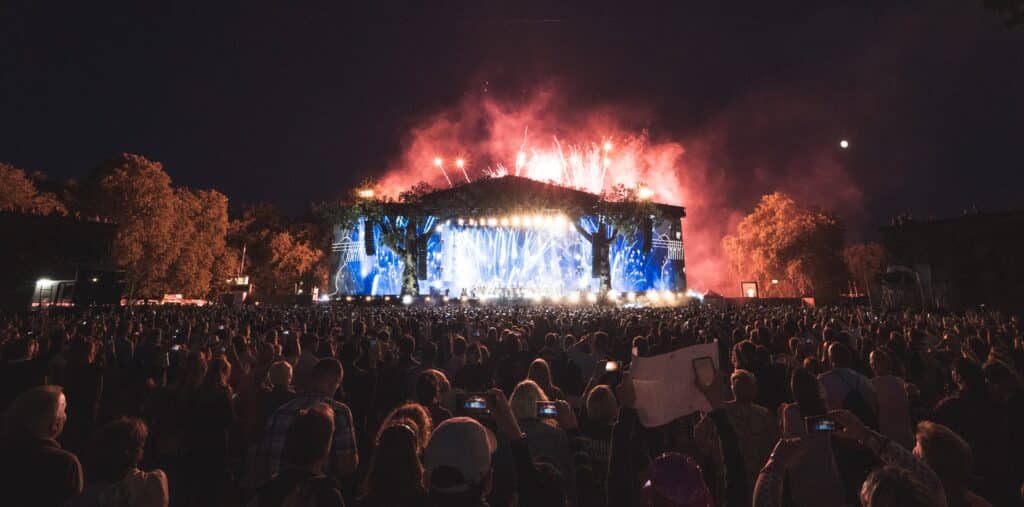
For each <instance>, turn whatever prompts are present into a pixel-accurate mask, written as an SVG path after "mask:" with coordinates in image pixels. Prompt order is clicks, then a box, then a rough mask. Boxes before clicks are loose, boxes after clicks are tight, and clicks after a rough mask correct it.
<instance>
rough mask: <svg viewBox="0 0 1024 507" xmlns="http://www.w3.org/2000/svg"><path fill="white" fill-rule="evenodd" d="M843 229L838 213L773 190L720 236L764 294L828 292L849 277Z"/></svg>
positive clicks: (735, 265)
mask: <svg viewBox="0 0 1024 507" xmlns="http://www.w3.org/2000/svg"><path fill="white" fill-rule="evenodd" d="M844 232H845V230H844V226H843V222H842V220H841V219H840V218H839V217H838V216H837V215H835V214H833V213H829V212H826V211H824V210H821V209H819V208H815V207H811V206H805V205H801V204H799V203H797V202H796V201H795V200H794V199H793V198H792V197H790V196H789V195H786V194H784V193H781V192H775V193H772V194H768V195H765V196H763V197H762V198H761V201H760V202H759V203H758V205H757V207H756V208H755V209H754V211H753V213H751V214H749V215H747V216H746V217H745V218H744V219H743V220H742V221H741V222H740V224H739V226H738V227H737V230H736V233H735V234H733V235H730V236H726V237H725V238H724V239H723V240H722V242H723V247H724V250H725V253H726V255H727V256H728V258H729V262H730V264H731V266H732V268H733V269H734V270H735V271H736V274H737V275H739V276H740V277H741V278H743V279H744V280H753V281H756V282H758V286H759V287H760V289H761V294H762V295H765V296H788V297H794V296H805V295H814V296H816V297H820V298H830V297H835V296H836V295H838V293H839V289H840V287H841V286H842V281H843V280H844V279H845V266H844V265H843V261H842V258H841V257H840V254H841V252H842V248H843V236H844ZM772 280H776V281H777V282H778V283H777V284H776V283H772Z"/></svg>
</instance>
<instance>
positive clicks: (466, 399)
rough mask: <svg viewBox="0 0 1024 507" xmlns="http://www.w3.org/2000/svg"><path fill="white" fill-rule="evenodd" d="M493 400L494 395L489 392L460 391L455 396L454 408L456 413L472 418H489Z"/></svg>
mask: <svg viewBox="0 0 1024 507" xmlns="http://www.w3.org/2000/svg"><path fill="white" fill-rule="evenodd" d="M495 401H496V400H495V399H494V396H492V395H491V394H490V393H461V394H458V395H456V397H455V410H456V412H457V413H458V415H464V416H467V417H472V418H474V419H489V418H490V417H491V410H493V409H494V404H495Z"/></svg>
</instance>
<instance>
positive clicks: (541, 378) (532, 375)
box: [526, 358, 566, 400]
mask: <svg viewBox="0 0 1024 507" xmlns="http://www.w3.org/2000/svg"><path fill="white" fill-rule="evenodd" d="M526 378H527V379H529V380H532V381H534V382H536V383H537V385H538V386H540V388H541V389H542V390H543V391H544V395H545V396H547V397H548V399H549V400H564V399H566V398H565V393H563V392H562V390H561V389H559V388H558V386H556V385H555V384H554V383H553V382H552V380H551V366H550V365H548V362H547V361H546V360H544V359H542V358H537V359H534V360H533V362H532V363H530V369H529V370H528V371H527V373H526Z"/></svg>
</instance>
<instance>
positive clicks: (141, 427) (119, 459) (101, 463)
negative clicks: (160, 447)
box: [66, 417, 168, 507]
mask: <svg viewBox="0 0 1024 507" xmlns="http://www.w3.org/2000/svg"><path fill="white" fill-rule="evenodd" d="M148 435H149V429H148V428H147V427H146V423H144V422H142V420H141V419H137V418H130V417H122V418H120V419H117V420H115V421H112V422H110V423H107V424H106V425H104V426H103V427H102V428H101V429H100V431H99V434H98V435H97V437H96V439H95V442H94V444H93V459H92V460H91V461H90V463H89V464H90V466H89V476H90V477H91V482H90V483H89V485H88V486H86V488H85V489H84V490H83V491H82V492H81V493H80V494H79V495H78V496H76V497H74V498H72V499H71V500H70V501H69V502H68V503H67V504H66V507H129V506H132V507H134V506H138V507H167V505H168V489H167V475H166V474H165V473H164V471H163V470H159V469H157V470H152V471H149V472H146V471H143V470H140V469H139V463H141V462H142V457H143V451H144V449H145V447H146V437H147V436H148Z"/></svg>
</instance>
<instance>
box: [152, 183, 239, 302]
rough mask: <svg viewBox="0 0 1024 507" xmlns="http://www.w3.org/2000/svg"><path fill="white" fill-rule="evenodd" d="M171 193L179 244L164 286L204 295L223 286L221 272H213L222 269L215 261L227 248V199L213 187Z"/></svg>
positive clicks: (194, 294) (185, 292)
mask: <svg viewBox="0 0 1024 507" xmlns="http://www.w3.org/2000/svg"><path fill="white" fill-rule="evenodd" d="M174 195H175V197H176V202H175V204H176V206H177V211H176V215H177V223H178V227H177V232H176V234H177V238H178V240H179V241H180V244H179V247H178V255H177V258H176V259H175V260H174V263H173V264H171V266H170V269H169V271H168V275H167V280H166V285H167V286H168V287H169V288H171V289H172V290H176V291H178V292H180V293H182V294H185V295H187V296H192V297H206V296H209V295H211V290H212V289H213V288H214V287H215V286H217V287H219V286H221V285H223V280H220V278H219V277H221V276H223V274H221V273H216V271H220V270H221V269H222V268H220V267H216V269H215V264H216V263H217V261H218V259H219V258H221V257H222V256H223V255H224V253H225V248H226V243H225V235H226V234H227V229H228V198H227V197H226V196H224V194H221V193H220V192H217V191H216V190H190V189H187V188H176V189H174ZM215 273H216V274H217V275H218V279H217V280H215V279H214V276H215Z"/></svg>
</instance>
